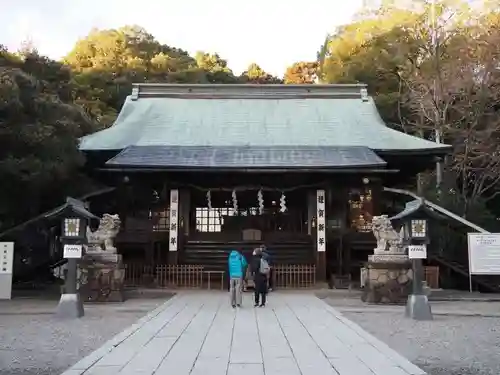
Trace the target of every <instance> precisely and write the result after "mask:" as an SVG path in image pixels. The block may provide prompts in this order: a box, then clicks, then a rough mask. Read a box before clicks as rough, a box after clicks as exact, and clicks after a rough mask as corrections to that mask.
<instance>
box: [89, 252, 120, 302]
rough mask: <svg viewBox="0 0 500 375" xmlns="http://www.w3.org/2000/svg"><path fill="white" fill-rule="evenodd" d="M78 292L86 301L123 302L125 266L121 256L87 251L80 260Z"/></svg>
mask: <svg viewBox="0 0 500 375" xmlns="http://www.w3.org/2000/svg"><path fill="white" fill-rule="evenodd" d="M80 274H81V276H80V294H81V296H82V299H83V300H84V301H86V302H123V301H124V300H125V297H124V279H125V268H124V266H123V263H122V256H121V255H119V254H110V253H107V252H104V251H95V252H93V251H90V252H87V253H86V254H85V255H84V256H83V258H82V259H81V261H80Z"/></svg>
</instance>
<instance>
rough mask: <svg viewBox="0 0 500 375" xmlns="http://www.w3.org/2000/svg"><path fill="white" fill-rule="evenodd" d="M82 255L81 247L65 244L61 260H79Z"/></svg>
mask: <svg viewBox="0 0 500 375" xmlns="http://www.w3.org/2000/svg"><path fill="white" fill-rule="evenodd" d="M82 255H83V246H82V245H70V244H66V245H64V247H63V258H64V259H80V258H81V257H82Z"/></svg>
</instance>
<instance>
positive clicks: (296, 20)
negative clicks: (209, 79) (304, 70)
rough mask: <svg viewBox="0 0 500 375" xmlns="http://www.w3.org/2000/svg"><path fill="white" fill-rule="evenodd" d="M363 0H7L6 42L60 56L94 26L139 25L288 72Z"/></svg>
mask: <svg viewBox="0 0 500 375" xmlns="http://www.w3.org/2000/svg"><path fill="white" fill-rule="evenodd" d="M362 4H363V0H306V1H304V0H252V1H241V0H211V1H210V0H189V1H187V2H184V1H182V0H177V1H171V0H85V1H84V0H70V1H68V0H43V1H42V0H21V1H15V0H0V8H1V9H2V12H0V44H3V45H6V46H7V48H9V50H11V51H16V50H17V49H18V48H19V46H20V44H21V43H22V42H23V41H26V40H30V41H31V42H32V43H33V44H34V46H35V47H36V48H37V49H38V51H39V53H41V54H43V55H46V56H49V57H51V58H53V59H59V58H61V57H62V56H64V55H65V54H66V53H68V52H69V51H70V50H71V48H72V47H73V45H74V44H75V42H76V41H77V40H78V39H79V38H83V37H85V36H86V35H87V34H88V33H89V31H90V30H91V29H92V28H99V29H106V28H117V27H120V26H124V25H139V26H142V27H144V28H145V29H146V30H147V31H148V32H149V33H151V34H153V35H154V36H155V37H156V38H157V40H158V41H160V42H161V43H165V44H168V45H170V46H173V47H178V48H182V49H184V50H187V51H189V52H190V53H195V52H196V51H200V50H202V51H205V52H217V53H219V55H220V56H221V57H222V58H224V59H226V60H227V61H228V64H229V67H230V68H231V69H233V71H234V72H235V73H237V74H239V73H241V72H242V71H244V70H245V69H246V67H247V66H248V65H249V64H250V63H252V62H256V63H257V64H259V65H260V66H261V67H262V68H263V69H264V70H266V71H268V72H269V73H272V74H275V75H278V76H282V75H283V73H284V71H285V69H286V67H287V66H289V65H291V64H292V63H294V62H296V61H310V60H314V59H316V53H317V51H318V50H319V47H320V46H321V44H322V42H323V41H324V39H325V37H326V35H327V34H328V33H330V32H333V31H334V30H335V28H336V27H337V26H339V25H342V24H345V23H348V22H349V21H350V20H351V19H352V17H353V15H354V14H355V13H356V12H357V11H358V10H359V9H360V8H361V6H362Z"/></svg>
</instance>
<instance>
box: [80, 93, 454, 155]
mask: <svg viewBox="0 0 500 375" xmlns="http://www.w3.org/2000/svg"><path fill="white" fill-rule="evenodd" d="M128 146H363V147H368V148H370V149H372V150H376V151H412V150H415V151H425V150H429V151H430V150H434V151H438V150H440V149H443V150H444V149H447V148H448V147H449V146H447V145H442V144H437V143H434V142H430V141H427V140H424V139H421V138H417V137H413V136H411V135H407V134H404V133H401V132H398V131H396V130H393V129H390V128H388V127H387V126H386V125H385V123H384V122H383V121H382V119H381V118H380V116H379V113H378V111H377V108H376V106H375V103H374V101H373V99H372V98H371V97H369V96H367V95H366V87H365V86H364V85H179V84H160V85H155V84H145V85H143V84H141V85H135V86H134V90H133V93H132V95H130V96H129V97H128V98H127V100H126V101H125V104H124V105H123V108H122V110H121V112H120V114H119V116H118V118H117V119H116V121H115V123H114V125H113V126H112V127H110V128H108V129H105V130H102V131H100V132H97V133H95V134H91V135H88V136H86V137H84V138H82V140H81V144H80V149H81V150H86V151H90V150H121V149H124V148H126V147H128Z"/></svg>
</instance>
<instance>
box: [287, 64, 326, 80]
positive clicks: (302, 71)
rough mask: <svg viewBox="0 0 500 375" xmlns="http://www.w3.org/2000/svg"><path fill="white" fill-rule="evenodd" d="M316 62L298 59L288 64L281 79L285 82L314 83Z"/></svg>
mask: <svg viewBox="0 0 500 375" xmlns="http://www.w3.org/2000/svg"><path fill="white" fill-rule="evenodd" d="M317 68H318V62H316V61H313V62H306V61H300V62H296V63H294V64H293V65H291V66H289V67H288V68H287V70H286V72H285V75H284V77H283V80H284V82H285V83H288V84H291V83H294V84H299V83H309V84H311V83H315V82H316V78H317Z"/></svg>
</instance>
